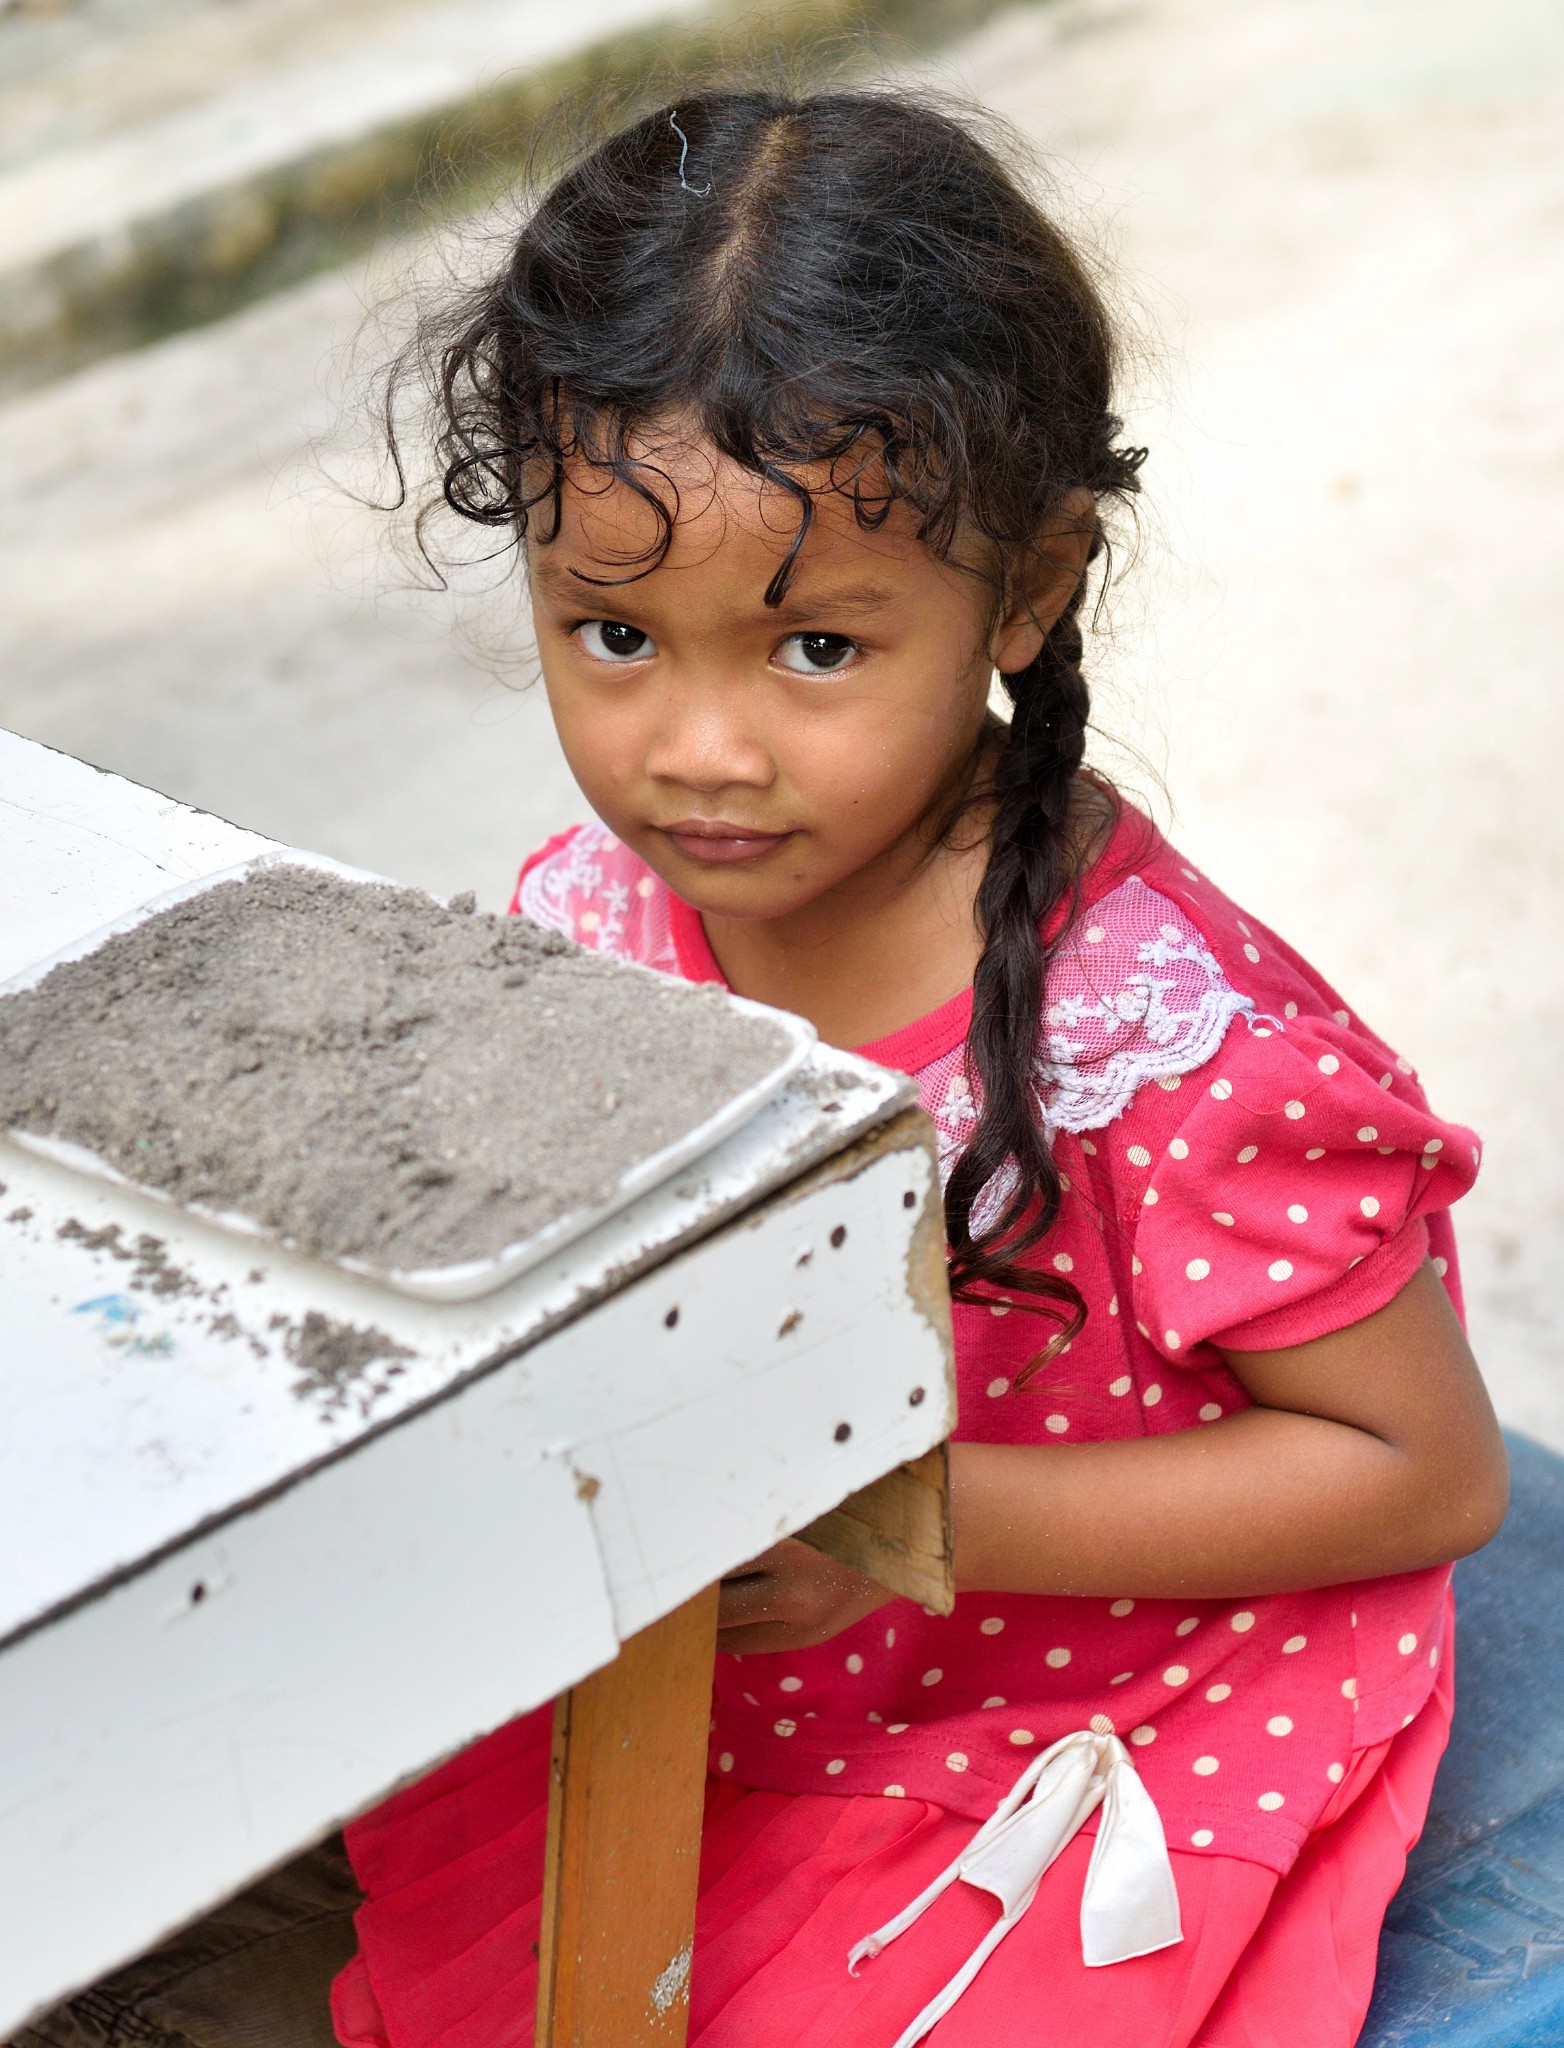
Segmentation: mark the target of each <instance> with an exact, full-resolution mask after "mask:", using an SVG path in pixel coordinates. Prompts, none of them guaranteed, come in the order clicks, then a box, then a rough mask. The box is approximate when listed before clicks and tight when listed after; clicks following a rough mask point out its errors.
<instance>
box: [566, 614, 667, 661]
mask: <svg viewBox="0 0 1564 2048" xmlns="http://www.w3.org/2000/svg"><path fill="white" fill-rule="evenodd" d="M576 632H577V634H578V635H579V636H580V640H581V644H582V646H583V647H584V648H585V649H586V651H587V653H588V654H592V655H595V656H596V657H597V659H598V660H599V661H639V660H640V658H641V657H642V655H645V654H655V653H656V651H657V650H656V648H655V647H654V646H653V645H652V642H651V638H650V636H649V635H648V634H645V633H643V632H642V631H641V629H640V627H639V626H627V625H625V624H624V623H623V622H622V621H621V620H619V619H588V620H587V621H586V623H585V624H584V625H581V626H577V628H576Z"/></svg>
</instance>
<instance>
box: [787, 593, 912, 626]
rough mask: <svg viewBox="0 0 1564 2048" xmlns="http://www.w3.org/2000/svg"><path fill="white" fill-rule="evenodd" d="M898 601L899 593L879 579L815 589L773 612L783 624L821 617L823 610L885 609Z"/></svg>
mask: <svg viewBox="0 0 1564 2048" xmlns="http://www.w3.org/2000/svg"><path fill="white" fill-rule="evenodd" d="M896 602H897V593H896V592H895V591H894V590H886V589H884V588H883V587H882V586H881V585H879V584H877V583H849V584H844V585H843V586H842V588H841V589H840V590H822V591H819V592H811V593H810V594H809V595H808V596H807V597H805V596H794V597H792V598H790V599H789V600H788V601H787V602H786V603H784V604H779V605H778V606H776V608H775V609H774V610H772V611H771V613H770V616H771V617H772V618H774V619H777V620H779V621H780V622H781V623H782V624H783V625H792V624H796V623H797V622H799V621H800V620H803V619H811V618H817V617H819V616H820V614H821V613H823V612H883V611H888V610H889V609H890V607H891V606H892V605H894V604H895V603H896Z"/></svg>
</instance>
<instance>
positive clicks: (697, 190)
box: [668, 107, 711, 199]
mask: <svg viewBox="0 0 1564 2048" xmlns="http://www.w3.org/2000/svg"><path fill="white" fill-rule="evenodd" d="M668 126H669V127H670V128H671V129H672V130H673V132H674V134H675V135H677V136H678V138H679V140H680V142H681V143H683V145H684V147H683V148H682V149H681V150H680V151H679V186H680V189H681V190H682V191H685V192H688V193H689V194H690V195H691V197H692V198H695V199H708V198H710V196H711V180H710V179H709V178H708V179H707V180H706V183H705V184H704V185H692V184H690V182H689V181H688V179H687V178H686V177H685V175H684V166H685V164H686V162H687V161H688V160H689V154H690V138H689V137H688V135H686V134H685V132H684V130H683V129H682V128H681V127H680V126H679V109H678V108H677V107H675V108H674V110H673V112H672V113H671V114H670V115H669V116H668Z"/></svg>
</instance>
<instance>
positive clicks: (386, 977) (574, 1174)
mask: <svg viewBox="0 0 1564 2048" xmlns="http://www.w3.org/2000/svg"><path fill="white" fill-rule="evenodd" d="M785 1051H786V1040H785V1037H784V1034H783V1033H782V1032H781V1030H780V1029H779V1028H778V1027H777V1026H775V1025H774V1024H772V1023H770V1022H769V1021H768V1020H766V1019H764V1018H756V1017H749V1016H745V1015H744V1014H743V1013H742V1012H738V1011H735V1010H734V1009H733V1008H732V1007H731V1006H730V1004H729V1003H728V1001H727V999H726V997H725V996H724V995H723V993H722V992H721V991H720V990H718V989H715V988H692V987H689V986H686V985H684V984H682V983H678V982H673V981H668V980H664V979H663V978H662V977H660V976H655V975H651V974H647V973H645V972H642V971H639V970H637V969H635V968H632V967H627V966H624V965H622V964H620V963H618V962H614V961H610V960H604V959H600V958H598V957H596V956H594V955H591V954H587V953H584V952H582V951H580V950H579V949H577V948H576V947H574V946H572V945H571V944H570V943H569V941H568V940H566V939H563V938H561V937H560V936H559V935H558V934H557V933H553V932H544V931H540V930H539V929H538V928H537V927H536V926H533V925H530V924H527V923H525V922H523V921H522V920H520V919H518V918H499V917H486V916H479V915H475V914H472V913H470V912H464V911H462V910H458V909H445V908H443V907H442V906H441V905H439V904H438V903H435V902H434V901H433V900H432V899H430V898H429V897H426V896H423V895H420V894H417V893H415V892H414V891H411V890H404V889H396V888H391V887H389V886H386V887H379V886H376V887H366V886H364V885H362V884H355V883H351V882H346V881H342V880H340V879H338V878H336V877H334V876H328V875H323V874H320V873H317V872H314V871H312V870H309V869H305V868H301V867H292V866H280V867H274V868H270V869H263V870H261V871H260V872H258V873H257V874H254V875H252V876H250V877H249V878H248V879H246V880H243V881H234V882H226V883H222V884H219V885H218V887H216V888H215V889H212V890H209V891H207V892H206V893H204V894H203V895H200V896H196V897H193V898H191V899H190V900H189V901H187V902H185V903H182V904H177V905H175V906H174V908H172V909H171V910H166V911H163V912H160V913H159V914H158V915H157V916H156V917H154V918H150V919H148V920H147V921H146V922H144V923H142V924H140V925H138V926H136V927H135V928H134V929H133V930H131V931H129V932H126V933H121V934H120V935H119V936H118V937H116V938H113V939H110V940H109V941H108V942H107V943H106V944H104V945H103V946H102V947H100V948H99V949H98V950H97V951H96V952H94V953H92V954H91V955H89V956H88V957H87V958H85V959H83V960H79V961H72V962H68V963H66V964H64V965H62V966H59V967H56V968H54V969H53V970H52V971H51V972H50V973H49V974H48V975H47V976H46V977H45V978H44V980H42V981H41V982H40V983H38V984H37V986H36V987H34V988H32V989H29V990H26V991H24V992H23V993H21V994H17V995H12V996H8V997H5V998H4V999H0V1125H3V1126H5V1127H9V1128H18V1129H21V1130H25V1131H29V1132H34V1133H37V1134H39V1135H42V1136H47V1137H53V1138H57V1139H64V1140H68V1141H70V1142H72V1143H74V1144H77V1145H81V1146H85V1147H86V1148H87V1149H88V1150H89V1151H91V1152H95V1153H97V1154H98V1155H99V1156H100V1157H102V1158H103V1159H105V1160H107V1161H108V1162H109V1164H110V1165H112V1166H114V1167H116V1168H117V1169H118V1170H119V1171H120V1172H121V1173H123V1174H125V1175H126V1176H127V1177H128V1178H130V1179H132V1180H136V1181H139V1182H142V1183H144V1184H146V1185H147V1186H150V1187H154V1188H158V1189H161V1190H163V1191H165V1192H166V1193H167V1194H169V1195H171V1196H172V1197H174V1199H175V1200H177V1201H180V1202H186V1203H196V1204H200V1205H201V1206H202V1207H204V1208H207V1209H215V1210H231V1211H237V1212H239V1213H240V1214H241V1215H244V1216H247V1217H251V1218H253V1219H254V1220H255V1221H256V1222H257V1223H260V1224H261V1225H263V1226H264V1227H265V1228H266V1229H267V1230H269V1231H272V1232H274V1233H277V1234H279V1235H282V1236H285V1237H287V1238H288V1239H290V1240H291V1241H293V1242H295V1243H297V1244H299V1245H301V1246H303V1247H304V1248H305V1249H307V1250H310V1251H314V1252H318V1253H321V1254H324V1255H325V1256H327V1257H338V1258H342V1257H346V1258H353V1259H360V1260H363V1261H365V1262H367V1263H368V1264H371V1265H374V1266H378V1267H383V1268H389V1269H392V1270H403V1271H405V1270H408V1269H412V1268H417V1267H426V1266H444V1265H451V1264H456V1263H459V1262H461V1261H464V1260H468V1259H478V1258H486V1257H490V1256H492V1255H493V1254H495V1253H496V1252H499V1251H500V1250H502V1249H503V1248H504V1247H505V1246H507V1245H511V1244H515V1243H518V1242H520V1241H521V1240H523V1239H525V1238H528V1237H532V1236H534V1235H535V1234H536V1233H537V1232H538V1231H540V1230H542V1229H544V1228H545V1227H546V1226H547V1225H549V1224H550V1223H552V1222H554V1221H555V1220H556V1219H558V1218H560V1217H562V1216H564V1215H567V1214H568V1213H570V1212H571V1211H573V1210H577V1209H579V1208H580V1207H582V1206H583V1205H586V1204H592V1203H595V1202H597V1201H599V1200H601V1199H603V1198H605V1197H606V1196H607V1195H609V1194H610V1193H611V1192H612V1191H613V1190H614V1188H615V1187H616V1186H617V1184H618V1182H619V1179H620V1177H621V1176H622V1175H623V1174H624V1173H625V1172H626V1171H627V1170H628V1169H629V1168H630V1167H632V1166H634V1165H636V1164H637V1163H638V1162H639V1161H641V1160H642V1159H644V1158H646V1157H647V1156H648V1155H649V1154H651V1153H653V1152H656V1151H659V1150H660V1149H661V1148H662V1147H663V1146H665V1145H668V1144H670V1143H671V1142H673V1141H674V1140H676V1139H678V1138H681V1137H683V1136H685V1135H686V1134H687V1133H688V1132H690V1131H691V1130H693V1129H694V1128H695V1127H696V1126H697V1125H698V1124H700V1123H702V1122H703V1121H704V1120H705V1119H706V1118H707V1117H709V1116H711V1115H713V1114H714V1113H715V1112H716V1111H717V1110H719V1109H720V1108H722V1107H723V1106H724V1104H726V1103H727V1102H729V1101H730V1100H731V1099H732V1098H733V1096H734V1095H736V1094H737V1093H739V1091H740V1090H742V1089H744V1088H745V1087H748V1086H749V1085H750V1084H752V1083H753V1082H755V1081H757V1080H759V1079H760V1077H761V1076H762V1075H763V1074H765V1073H767V1072H768V1071H770V1070H771V1069H772V1068H773V1067H774V1066H775V1065H776V1064H777V1062H778V1060H779V1059H780V1058H781V1057H782V1056H783V1054H784V1053H785Z"/></svg>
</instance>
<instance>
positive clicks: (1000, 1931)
mask: <svg viewBox="0 0 1564 2048" xmlns="http://www.w3.org/2000/svg"><path fill="white" fill-rule="evenodd" d="M1098 1806H1101V1807H1102V1810H1103V1811H1102V1822H1101V1825H1100V1826H1099V1827H1098V1830H1097V1839H1096V1841H1095V1842H1094V1843H1093V1844H1092V1856H1091V1863H1090V1864H1089V1866H1088V1868H1087V1872H1086V1887H1085V1890H1084V1891H1083V1892H1082V1894H1081V1955H1082V1959H1083V1960H1084V1961H1085V1963H1086V1965H1087V1967H1088V1968H1089V1969H1096V1968H1099V1967H1100V1966H1101V1965H1102V1964H1104V1963H1123V1962H1128V1961H1129V1960H1130V1958H1131V1957H1133V1956H1147V1955H1150V1954H1151V1953H1152V1951H1153V1950H1155V1949H1159V1948H1169V1947H1171V1946H1172V1944H1173V1943H1174V1942H1176V1941H1182V1940H1183V1938H1184V1931H1183V1928H1182V1927H1181V1926H1180V1924H1179V1917H1178V1891H1177V1888H1176V1887H1175V1885H1174V1883H1173V1866H1172V1864H1171V1863H1170V1862H1169V1861H1168V1845H1167V1837H1166V1836H1165V1835H1164V1834H1163V1832H1162V1821H1161V1819H1160V1817H1159V1816H1158V1813H1157V1809H1156V1807H1155V1806H1154V1805H1153V1804H1152V1799H1151V1794H1150V1793H1149V1792H1148V1791H1147V1790H1146V1788H1145V1786H1144V1785H1143V1784H1142V1783H1141V1781H1140V1778H1139V1775H1138V1774H1137V1772H1136V1770H1135V1767H1134V1765H1133V1764H1132V1763H1131V1762H1130V1759H1129V1753H1128V1751H1127V1750H1126V1749H1125V1747H1124V1745H1123V1743H1122V1742H1120V1740H1119V1739H1118V1737H1117V1736H1116V1735H1094V1734H1092V1733H1091V1732H1090V1730H1088V1729H1085V1728H1083V1729H1081V1730H1079V1731H1078V1732H1077V1733H1076V1734H1074V1735H1066V1736H1063V1737H1062V1738H1061V1739H1060V1740H1059V1741H1058V1742H1056V1743H1054V1745H1053V1747H1052V1748H1051V1749H1045V1750H1044V1751H1043V1753H1042V1755H1041V1756H1040V1757H1037V1758H1035V1759H1034V1761H1033V1762H1032V1763H1031V1764H1029V1765H1028V1766H1027V1768H1026V1769H1025V1770H1024V1771H1023V1772H1022V1773H1021V1776H1020V1777H1019V1778H1018V1779H1017V1780H1016V1782H1015V1784H1014V1785H1013V1786H1012V1788H1011V1789H1010V1791H1009V1792H1008V1793H1007V1794H1006V1795H1005V1797H1004V1798H1003V1799H1002V1800H1001V1801H1000V1803H999V1805H998V1807H997V1808H996V1809H995V1811H994V1814H993V1817H992V1818H991V1819H990V1820H987V1821H985V1822H984V1824H983V1825H982V1827H980V1828H979V1829H978V1831H977V1833H976V1834H975V1835H974V1836H973V1837H972V1840H971V1841H970V1842H969V1843H968V1844H967V1846H966V1848H965V1849H963V1850H962V1852H961V1854H960V1855H959V1856H958V1857H957V1858H956V1860H955V1862H954V1863H952V1864H951V1865H950V1866H949V1868H948V1869H946V1870H942V1871H941V1872H940V1874H939V1876H938V1877H937V1878H935V1880H934V1882H933V1883H932V1884H931V1885H930V1886H929V1887H928V1889H927V1890H926V1891H924V1892H920V1893H919V1895H918V1897H917V1898H915V1899H914V1900H913V1902H912V1904H911V1905H910V1906H908V1907H907V1908H906V1909H905V1910H904V1911H903V1912H900V1913H898V1914H897V1916H896V1918H895V1919H894V1920H887V1921H886V1923H885V1925H884V1926H883V1927H880V1928H877V1929H876V1930H875V1932H874V1933H873V1934H869V1935H865V1937H864V1939H863V1940H862V1941H860V1942H859V1943H858V1945H857V1947H856V1948H854V1949H853V1951H852V1953H851V1954H850V1955H849V1956H848V1958H847V1967H848V1969H849V1970H850V1971H851V1972H852V1973H853V1975H854V1976H856V1975H857V1974H858V1965H859V1964H860V1963H862V1962H866V1961H867V1960H869V1959H870V1958H871V1957H873V1956H877V1955H878V1954H879V1953H880V1951H881V1949H883V1948H887V1947H888V1946H889V1945H890V1943H891V1942H893V1941H895V1939H896V1938H897V1936H898V1935H901V1934H905V1933H906V1931H907V1929H908V1928H909V1927H910V1926H911V1925H912V1923H913V1921H914V1920H916V1919H918V1918H919V1917H920V1915H922V1914H923V1913H925V1912H927V1910H928V1908H929V1907H930V1906H932V1905H933V1903H934V1901H935V1900H936V1899H937V1898H938V1897H939V1895H940V1893H941V1892H943V1891H944V1890H946V1889H947V1887H948V1886H950V1885H952V1884H954V1883H955V1882H956V1880H957V1878H960V1879H961V1881H962V1882H963V1883H964V1884H970V1885H975V1886H976V1887H977V1888H978V1889H979V1890H980V1891H985V1892H992V1893H993V1895H994V1897H995V1898H996V1899H998V1901H999V1903H1000V1906H1001V1907H1002V1908H1003V1911H1002V1912H1001V1914H1000V1917H999V1919H998V1920H997V1921H995V1923H994V1925H993V1926H992V1927H991V1928H990V1929H989V1931H988V1933H987V1934H986V1935H985V1936H984V1938H983V1940H982V1941H981V1942H979V1944H978V1946H977V1947H976V1948H975V1949H974V1950H973V1952H972V1954H971V1955H970V1956H969V1957H968V1958H967V1960H966V1961H965V1962H964V1963H963V1964H962V1966H961V1968H960V1969H959V1970H958V1971H957V1972H956V1974H955V1976H954V1977H952V1978H951V1980H950V1982H949V1983H948V1984H947V1985H946V1986H945V1988H944V1990H943V1991H941V1992H940V1993H939V1994H938V1995H937V1996H936V1997H935V1998H933V1999H932V2000H931V2001H930V2002H929V2004H927V2005H926V2006H925V2007H924V2008H923V2010H922V2012H920V2013H919V2014H918V2017H917V2018H916V2019H915V2020H914V2021H913V2022H912V2024H911V2026H909V2027H908V2028H907V2030H906V2032H905V2033H904V2034H903V2035H902V2036H901V2038H900V2039H899V2040H898V2041H897V2042H896V2044H895V2048H913V2044H914V2042H917V2041H921V2040H922V2039H923V2037H924V2035H925V2034H927V2033H929V2032H930V2031H931V2029H932V2028H933V2027H934V2026H935V2025H937V2023H938V2022H939V2021H940V2020H942V2019H943V2018H944V2017H945V2015H946V2013H948V2012H949V2011H950V2009H951V2007H952V2006H953V2005H954V2004H955V2003H956V2000H957V1999H958V1998H959V1997H960V1996H961V1994H962V1992H963V1991H965V1990H966V1988H967V1986H968V1985H969V1984H970V1983H971V1982H972V1980H973V1978H974V1977H975V1976H976V1975H977V1973H978V1971H979V1970H981V1969H982V1967H983V1965H984V1964H985V1963H986V1962H987V1961H988V1959H989V1957H990V1956H991V1955H992V1954H993V1953H994V1950H995V1949H996V1948H998V1946H999V1944H1000V1943H1001V1942H1002V1941H1003V1940H1004V1938H1005V1936H1006V1935H1007V1934H1008V1933H1009V1932H1010V1930H1011V1928H1012V1927H1014V1926H1015V1924H1016V1922H1017V1921H1018V1920H1019V1919H1020V1918H1021V1915H1022V1914H1023V1913H1024V1912H1025V1911H1026V1909H1027V1907H1028V1906H1030V1905H1031V1903H1032V1901H1033V1899H1034V1898H1036V1896H1037V1887H1038V1886H1039V1885H1040V1884H1041V1883H1042V1881H1043V1874H1044V1872H1045V1871H1046V1870H1047V1869H1048V1866H1049V1865H1050V1864H1051V1863H1052V1862H1053V1860H1054V1858H1055V1857H1056V1856H1058V1855H1059V1853H1060V1851H1061V1850H1062V1849H1063V1848H1064V1847H1065V1846H1066V1844H1067V1843H1068V1842H1069V1841H1070V1840H1071V1839H1072V1838H1073V1837H1074V1835H1075V1834H1076V1832H1077V1831H1078V1830H1079V1828H1080V1826H1081V1823H1082V1822H1083V1821H1084V1820H1086V1819H1087V1818H1088V1816H1089V1815H1090V1814H1092V1813H1093V1812H1095V1811H1096V1809H1097V1807H1098Z"/></svg>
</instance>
